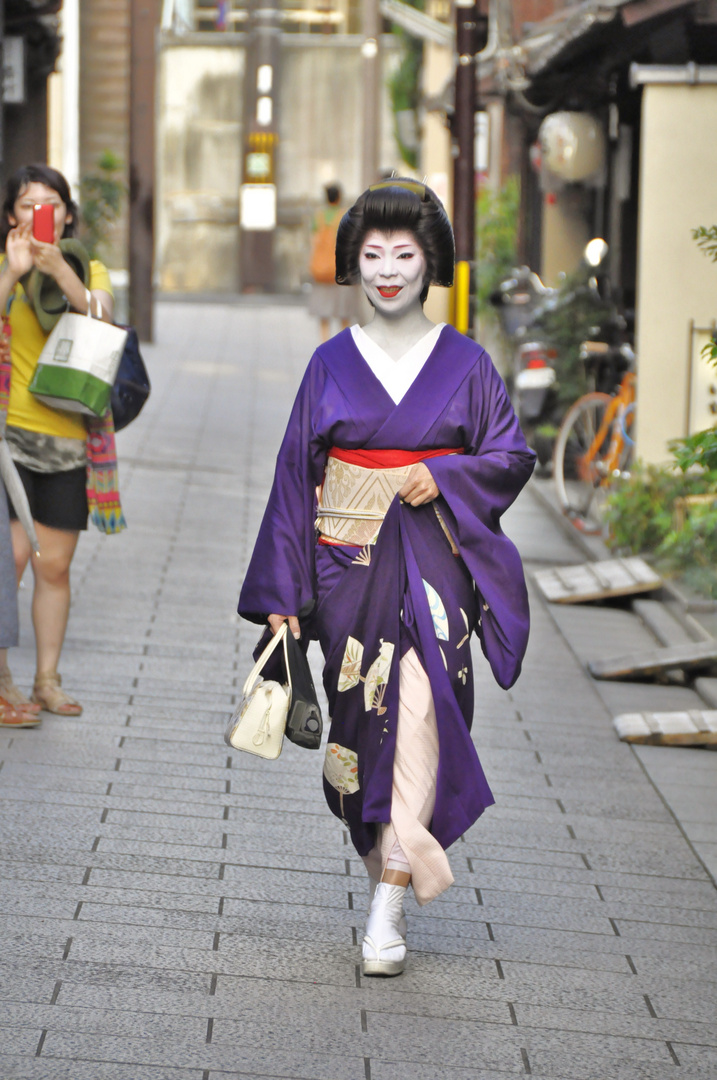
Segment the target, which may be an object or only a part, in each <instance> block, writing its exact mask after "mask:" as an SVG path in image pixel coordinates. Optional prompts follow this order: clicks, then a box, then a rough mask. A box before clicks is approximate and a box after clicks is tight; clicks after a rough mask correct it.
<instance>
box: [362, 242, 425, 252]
mask: <svg viewBox="0 0 717 1080" xmlns="http://www.w3.org/2000/svg"><path fill="white" fill-rule="evenodd" d="M386 246H388V247H394V248H412V247H417V246H418V245H416V244H414V243H413V242H410V243H408V244H390V245H386V244H365V245H364V247H367V248H375V249H376V250H377V251H383V249H384V247H386Z"/></svg>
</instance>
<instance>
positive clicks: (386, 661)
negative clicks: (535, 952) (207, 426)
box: [239, 326, 534, 855]
mask: <svg viewBox="0 0 717 1080" xmlns="http://www.w3.org/2000/svg"><path fill="white" fill-rule="evenodd" d="M332 447H339V448H342V449H357V448H361V449H364V450H379V449H394V450H411V451H429V450H436V449H442V450H457V451H462V453H451V454H446V455H444V456H438V457H432V458H429V459H428V460H426V462H425V464H426V465H427V467H428V468H429V470H430V472H431V474H432V475H433V478H434V480H435V482H436V484H437V485H438V488H439V490H440V495H439V497H438V498H437V499H436V501H435V506H434V504H433V503H428V504H425V505H423V506H419V507H412V506H410V505H408V504H405V503H402V502H401V501H400V500H399V498H398V497H396V498H394V500H393V502H392V503H391V506H390V508H389V510H388V513H387V514H386V517H385V519H384V521H383V524H382V526H381V529H380V532H379V535H378V539H377V541H376V543H375V545H373V546H371V547H366V548H363V549H361V548H356V547H349V546H345V545H344V546H325V545H320V544H318V543H317V534H316V529H315V518H316V512H317V499H316V488H317V485H320V484H321V483H322V480H323V476H324V469H325V465H326V460H327V455H328V452H329V450H330V449H331V448H332ZM533 464H534V455H533V454H532V452H531V451H530V450H529V449H528V448H527V446H526V443H525V440H524V438H523V435H522V433H521V430H520V427H519V425H518V421H517V419H516V416H515V413H514V412H513V409H512V407H511V404H510V402H509V400H508V395H507V393H506V390H505V387H504V385H503V382H502V380H501V378H500V376H499V375H498V373H497V372H496V370H495V368H494V367H493V364H492V362H491V359H490V357H489V356H488V354H487V353H486V352H485V350H484V349H482V348H481V347H480V346H479V345H477V344H476V343H475V342H474V341H472V340H470V339H469V338H467V337H464V336H463V335H462V334H459V333H458V332H457V331H456V330H454V329H453V328H452V327H450V326H446V327H445V328H444V329H443V330H442V332H441V334H440V336H439V338H438V342H437V344H436V346H435V348H434V350H433V352H432V353H431V355H430V356H429V358H428V360H427V361H426V363H425V364H424V366H423V368H422V369H421V371H420V372H419V374H418V375H417V377H416V379H415V380H414V382H413V383H412V385H411V386H410V388H409V389H408V391H407V392H406V394H405V396H404V397H403V398H402V400H401V401H400V402H399V404H396V403H395V402H394V401H393V400H392V399H391V397H390V396H389V394H388V393H387V391H386V390H385V389H384V387H383V385H382V384H381V382H380V381H379V380H378V379H377V378H376V376H375V375H374V374H373V372H372V371H371V369H370V367H369V366H368V364H367V363H366V361H365V360H364V358H363V356H362V355H361V353H360V352H359V350H358V348H357V347H356V344H355V343H354V339H353V336H352V334H351V331H350V330H344V331H342V332H341V333H340V334H338V335H337V336H336V337H334V338H332V339H331V340H330V341H329V342H327V343H326V344H324V345H321V346H320V347H319V348H318V349H317V350H316V352H315V353H314V356H313V357H312V359H311V362H310V363H309V366H308V369H307V371H306V374H305V376H304V379H303V381H302V384H301V387H300V389H299V393H298V395H297V398H296V402H295V404H294V408H293V411H292V414H291V418H290V420H289V425H288V428H287V431H286V435H285V437H284V441H283V443H282V446H281V449H280V451H279V456H278V460H277V465H276V474H275V478H274V484H273V487H272V491H271V495H270V497H269V503H268V506H267V509H266V512H265V515H264V520H263V522H262V525H261V529H260V532H259V537H258V539H257V542H256V546H255V549H254V554H253V556H252V559H251V562H250V564H249V569H248V571H247V575H246V578H245V580H244V584H243V587H242V591H241V596H240V599H239V613H240V614H241V615H243V616H244V617H245V618H247V619H250V620H252V621H254V622H259V623H263V622H265V621H266V618H267V615H269V614H270V613H277V614H282V615H299V616H300V617H301V619H302V636H303V638H304V639H305V640H306V639H308V638H309V637H312V638H318V640H319V642H320V644H321V648H322V650H323V654H324V658H325V667H324V686H325V689H326V694H327V697H328V701H329V709H330V714H331V731H330V733H329V752H333V753H334V754H335V755H336V757H337V759H338V760H337V761H335V762H333V765H334V766H336V767H335V768H333V767H332V768H325V770H324V789H325V793H326V799H327V802H328V804H329V807H330V808H331V810H332V811H333V812H334V813H335V814H336V815H337V816H338V817H340V818H341V819H342V820H343V821H344V822H345V823H346V824H347V825H348V827H349V828H350V831H351V838H352V841H353V843H354V845H355V847H356V849H357V851H358V852H359V854H361V855H366V854H368V852H369V851H370V850H371V849H372V848H373V846H374V844H375V842H376V825H377V824H379V823H381V822H384V823H387V822H389V821H390V815H391V789H392V777H393V757H394V747H395V740H396V726H397V715H398V683H399V679H398V664H399V661H400V658H401V656H403V655H404V654H405V653H406V652H407V651H408V649H410V648H411V647H413V648H414V649H415V650H416V652H417V654H418V656H419V658H420V660H421V662H422V664H423V667H424V668H425V670H426V672H427V674H428V677H429V679H430V683H431V688H432V692H433V698H434V703H435V708H436V717H437V725H438V738H439V764H438V777H437V787H436V803H435V810H434V814H433V821H432V823H431V832H432V834H433V835H434V836H435V837H436V839H437V840H438V841H439V843H440V844H441V845H442V846H443V847H444V848H447V847H448V846H449V845H450V844H452V843H453V842H454V841H455V840H457V839H458V837H459V836H461V835H462V833H464V832H465V831H466V830H467V829H468V828H470V826H471V825H472V824H473V823H474V822H475V821H476V820H477V818H478V817H479V816H480V814H481V813H482V812H483V810H484V809H485V808H486V807H487V806H489V805H490V804H491V803H492V802H493V801H494V800H493V796H492V794H491V791H490V788H489V787H488V783H487V781H486V778H485V776H484V773H483V770H482V768H481V765H480V762H479V760H478V755H477V753H476V750H475V747H474V745H473V742H472V740H471V737H470V727H471V723H472V715H473V674H472V666H471V658H470V648H469V637H470V633H471V632H472V631H474V630H475V631H476V632H477V633H478V635H479V637H480V640H481V645H482V648H483V652H484V653H485V655H486V657H487V658H488V661H489V663H490V665H491V668H492V670H493V674H494V676H495V678H496V680H497V681H498V683H499V684H500V685H501V686H502V687H505V688H507V687H509V686H511V685H512V684H513V683H514V682H515V680H516V679H517V677H518V675H519V673H520V666H521V662H522V659H523V655H524V653H525V649H526V645H527V641H528V627H529V613H528V598H527V592H526V587H525V579H524V576H523V568H522V565H521V561H520V556H519V555H518V552H517V550H516V548H515V547H514V545H513V543H512V542H511V541H510V540H509V539H508V537H506V536H505V535H504V533H503V532H502V530H501V527H500V516H501V514H502V513H503V511H504V510H506V509H507V507H509V506H510V504H511V503H512V502H513V500H514V499H515V498H516V496H517V495H518V493H519V492H520V490H521V488H522V487H523V485H524V484H525V483H526V481H527V480H528V478H529V476H530V474H531V472H532V469H533ZM436 510H438V511H439V513H440V515H441V517H442V518H443V522H444V524H445V526H446V527H447V529H448V532H449V533H450V534H451V537H452V538H453V540H454V543H455V545H456V546H457V548H458V550H459V552H460V557H456V555H455V554H454V553H453V551H452V548H451V544H450V541H449V540H448V538H447V536H446V532H445V530H444V528H443V527H442V526H441V522H440V521H439V518H438V516H437V514H436ZM327 756H328V755H327ZM330 764H331V763H330V762H327V766H328V765H330ZM342 767H343V773H342ZM342 775H343V780H342V779H341V777H342ZM337 777H338V779H337Z"/></svg>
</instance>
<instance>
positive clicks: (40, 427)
mask: <svg viewBox="0 0 717 1080" xmlns="http://www.w3.org/2000/svg"><path fill="white" fill-rule="evenodd" d="M2 261H3V262H4V257H3V260H2ZM0 265H1V264H0ZM93 289H103V290H104V291H105V292H108V293H109V294H110V296H111V295H112V285H111V284H110V276H109V274H108V272H107V268H106V267H105V266H104V265H103V263H101V262H98V261H97V260H96V259H93V260H92V261H91V262H90V291H92V290H93ZM10 327H11V329H12V337H11V339H10V351H11V357H12V378H11V380H10V403H9V406H8V413H7V422H8V424H9V425H11V426H12V427H19V428H25V430H26V431H39V432H40V434H42V435H60V436H61V437H63V438H65V439H86V438H87V428H86V427H85V422H84V419H83V418H82V415H81V414H80V413H71V412H66V411H65V410H63V409H54V408H50V406H49V405H43V404H42V402H40V401H38V400H37V398H36V397H35V396H34V395H33V394H31V393H30V391H29V390H28V386H29V385H30V383H31V381H32V377H33V375H34V374H35V368H36V367H37V361H38V360H39V358H40V353H41V352H42V347H43V345H44V344H45V342H46V341H47V339H48V337H49V334H46V333H45V332H44V330H43V329H42V327H41V326H40V324H39V322H38V321H37V317H36V315H35V312H34V310H33V309H32V307H31V306H30V304H29V303H28V300H27V297H26V296H25V290H24V289H23V287H22V285H21V284H20V282H19V281H18V283H17V285H16V286H15V289H14V292H13V295H12V302H11V304H10Z"/></svg>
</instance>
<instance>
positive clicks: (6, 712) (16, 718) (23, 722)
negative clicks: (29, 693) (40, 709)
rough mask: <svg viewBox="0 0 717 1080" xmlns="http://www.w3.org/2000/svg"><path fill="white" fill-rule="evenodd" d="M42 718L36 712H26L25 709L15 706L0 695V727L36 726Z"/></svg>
mask: <svg viewBox="0 0 717 1080" xmlns="http://www.w3.org/2000/svg"><path fill="white" fill-rule="evenodd" d="M41 723H42V720H41V719H40V717H39V716H38V715H37V712H27V711H26V710H25V709H23V708H22V707H21V708H15V706H14V705H13V704H12V703H11V702H9V701H7V700H6V699H5V698H4V697H0V727H13V728H20V727H37V725H38V724H41Z"/></svg>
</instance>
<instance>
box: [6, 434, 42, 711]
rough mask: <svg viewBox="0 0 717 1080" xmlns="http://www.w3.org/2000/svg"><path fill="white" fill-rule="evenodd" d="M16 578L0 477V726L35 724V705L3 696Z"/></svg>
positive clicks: (14, 629)
mask: <svg viewBox="0 0 717 1080" xmlns="http://www.w3.org/2000/svg"><path fill="white" fill-rule="evenodd" d="M0 438H2V435H0ZM18 630H19V627H18V617H17V579H16V577H15V560H14V559H13V554H12V540H11V538H10V517H9V514H8V502H7V499H6V498H5V488H4V486H3V482H2V480H1V479H0V727H13V728H19V727H36V726H37V725H38V724H39V723H40V717H39V716H38V713H39V712H40V706H39V705H33V704H32V703H31V702H29V701H26V702H24V703H23V702H21V701H19V702H17V704H13V703H12V702H11V701H8V699H7V697H5V695H4V693H3V690H4V685H3V683H2V676H1V673H2V672H4V671H7V650H8V649H10V648H12V647H13V646H14V645H17V642H18Z"/></svg>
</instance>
